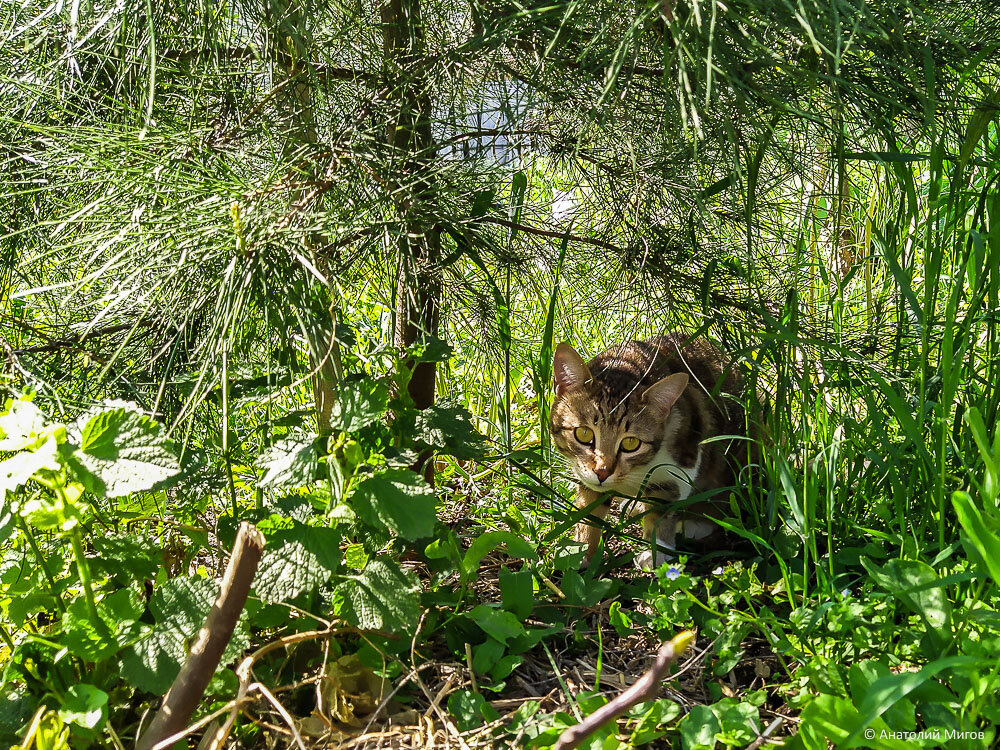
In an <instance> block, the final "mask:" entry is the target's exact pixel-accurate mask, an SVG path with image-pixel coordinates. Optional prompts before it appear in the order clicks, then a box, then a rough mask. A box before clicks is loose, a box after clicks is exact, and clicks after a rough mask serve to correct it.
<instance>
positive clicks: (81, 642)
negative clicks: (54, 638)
mask: <svg viewBox="0 0 1000 750" xmlns="http://www.w3.org/2000/svg"><path fill="white" fill-rule="evenodd" d="M144 609H145V606H144V603H143V602H142V601H141V600H140V599H139V595H138V594H137V593H136V592H135V591H133V590H132V589H120V590H119V591H116V592H114V593H113V594H109V595H108V596H105V597H104V598H103V599H102V600H101V601H99V602H98V603H97V613H98V616H99V617H100V618H101V622H99V623H95V622H94V621H93V618H92V617H91V614H90V609H89V607H88V606H87V603H86V601H85V600H84V598H83V597H79V598H77V599H76V600H74V601H73V602H72V603H71V604H70V605H69V606H68V607H67V608H66V611H65V612H64V613H63V615H62V634H61V635H60V637H59V642H60V643H61V644H62V645H64V646H65V647H66V648H67V649H68V650H69V652H70V653H71V654H73V655H74V656H79V657H80V658H81V659H85V660H86V661H91V662H98V661H103V660H104V659H107V658H109V657H111V656H112V655H114V654H115V653H117V652H118V651H119V650H120V649H121V648H122V647H124V646H125V645H126V644H127V643H128V642H129V640H130V639H131V637H132V636H133V635H134V634H135V633H136V632H137V630H138V626H137V625H136V622H137V621H138V619H139V617H141V616H142V612H143V610H144Z"/></svg>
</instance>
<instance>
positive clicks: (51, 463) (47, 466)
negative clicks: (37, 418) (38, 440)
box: [0, 435, 62, 500]
mask: <svg viewBox="0 0 1000 750" xmlns="http://www.w3.org/2000/svg"><path fill="white" fill-rule="evenodd" d="M61 466H62V464H61V463H60V461H59V444H58V442H57V441H56V438H55V437H53V436H51V435H50V436H49V438H48V439H47V440H45V441H44V442H43V443H42V444H41V447H39V448H38V449H37V450H35V451H33V452H29V451H22V452H21V453H15V454H14V455H13V456H11V457H10V458H8V459H7V460H5V461H0V500H4V499H5V498H6V496H7V494H8V493H10V494H11V495H13V494H14V492H15V491H16V490H17V489H18V488H19V487H21V486H23V485H24V484H26V483H27V482H28V480H29V479H31V477H32V476H34V475H35V473H36V472H39V471H59V469H60V467H61Z"/></svg>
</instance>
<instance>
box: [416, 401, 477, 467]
mask: <svg viewBox="0 0 1000 750" xmlns="http://www.w3.org/2000/svg"><path fill="white" fill-rule="evenodd" d="M416 437H417V439H418V440H420V441H421V442H423V443H424V444H425V445H427V446H428V447H430V448H436V449H438V450H441V451H443V452H445V453H448V454H449V455H452V456H454V457H455V458H458V459H463V460H465V459H471V458H481V457H482V456H483V455H484V453H485V451H486V439H485V438H484V437H483V436H482V435H481V434H480V433H479V431H478V430H476V428H475V427H474V426H473V424H472V415H471V414H470V413H469V410H468V409H466V408H465V407H464V406H461V405H460V404H458V403H457V402H455V401H448V400H443V401H439V402H438V403H436V404H434V405H433V406H430V407H428V408H427V409H424V410H423V411H421V412H420V414H418V415H417V422H416Z"/></svg>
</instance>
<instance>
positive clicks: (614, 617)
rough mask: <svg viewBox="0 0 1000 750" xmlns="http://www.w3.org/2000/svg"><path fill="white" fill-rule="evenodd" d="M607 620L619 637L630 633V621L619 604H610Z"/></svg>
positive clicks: (631, 626)
mask: <svg viewBox="0 0 1000 750" xmlns="http://www.w3.org/2000/svg"><path fill="white" fill-rule="evenodd" d="M608 619H609V620H610V621H611V627H613V628H614V629H615V632H616V633H618V635H619V637H625V636H626V635H628V634H629V633H631V632H632V628H633V625H632V619H631V618H630V617H629V616H628V615H627V614H625V613H624V612H622V605H621V602H611V606H610V607H609V608H608Z"/></svg>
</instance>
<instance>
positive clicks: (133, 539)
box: [90, 534, 160, 584]
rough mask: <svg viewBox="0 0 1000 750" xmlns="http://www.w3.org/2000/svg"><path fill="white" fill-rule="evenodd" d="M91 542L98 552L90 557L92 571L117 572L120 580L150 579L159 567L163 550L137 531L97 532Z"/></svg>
mask: <svg viewBox="0 0 1000 750" xmlns="http://www.w3.org/2000/svg"><path fill="white" fill-rule="evenodd" d="M91 544H93V545H94V549H95V550H96V551H97V554H96V555H95V556H94V557H93V558H91V561H90V567H91V572H93V573H94V574H95V575H96V574H100V573H106V574H108V575H112V576H115V577H116V579H117V580H119V581H120V582H121V583H123V584H124V583H127V582H129V581H133V580H140V581H143V580H147V579H151V578H153V577H154V576H155V575H156V571H157V569H158V568H159V567H160V561H159V560H158V559H157V555H158V554H159V553H160V551H159V550H158V549H157V548H155V547H152V546H151V545H150V544H149V540H148V539H146V538H144V537H141V536H139V535H137V534H108V535H107V536H104V535H101V534H95V535H94V536H93V537H91Z"/></svg>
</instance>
